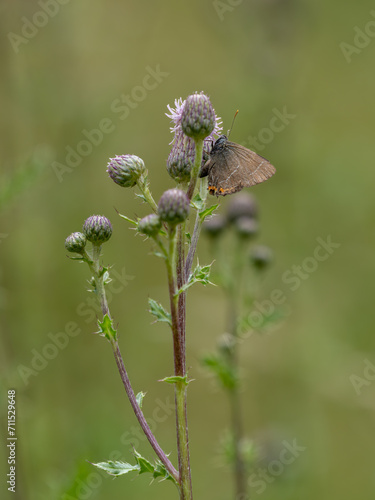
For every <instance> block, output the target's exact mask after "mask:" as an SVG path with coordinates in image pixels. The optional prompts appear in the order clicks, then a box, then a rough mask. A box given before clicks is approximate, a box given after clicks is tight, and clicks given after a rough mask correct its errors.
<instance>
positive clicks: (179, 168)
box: [167, 133, 195, 182]
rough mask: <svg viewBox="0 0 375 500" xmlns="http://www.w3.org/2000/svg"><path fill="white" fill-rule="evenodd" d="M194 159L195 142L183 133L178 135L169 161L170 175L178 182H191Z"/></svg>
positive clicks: (168, 169)
mask: <svg viewBox="0 0 375 500" xmlns="http://www.w3.org/2000/svg"><path fill="white" fill-rule="evenodd" d="M194 159H195V146H194V141H193V140H192V139H190V138H189V137H186V135H184V134H182V133H180V134H176V140H175V142H174V144H173V146H172V149H171V152H170V153H169V156H168V160H167V171H168V174H169V175H170V176H171V177H172V179H174V180H175V181H176V182H189V180H190V173H191V169H192V167H193V163H194Z"/></svg>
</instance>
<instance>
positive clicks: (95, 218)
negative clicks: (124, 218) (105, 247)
mask: <svg viewBox="0 0 375 500" xmlns="http://www.w3.org/2000/svg"><path fill="white" fill-rule="evenodd" d="M82 231H83V233H84V234H85V236H86V238H87V239H88V240H89V241H91V243H92V244H93V245H101V244H102V243H105V242H106V241H108V240H109V238H110V237H111V236H112V224H111V223H110V221H109V220H108V219H107V217H104V216H103V215H92V216H91V217H89V218H88V219H86V220H85V222H84V224H83V229H82Z"/></svg>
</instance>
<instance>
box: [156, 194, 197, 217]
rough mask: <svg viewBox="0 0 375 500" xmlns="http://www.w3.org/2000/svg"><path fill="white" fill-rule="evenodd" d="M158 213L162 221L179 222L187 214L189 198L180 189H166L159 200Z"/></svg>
mask: <svg viewBox="0 0 375 500" xmlns="http://www.w3.org/2000/svg"><path fill="white" fill-rule="evenodd" d="M158 213H159V217H160V219H161V220H162V221H164V222H167V223H168V224H171V225H176V224H179V223H180V222H183V221H184V220H185V219H186V218H187V216H188V215H189V198H188V197H187V196H186V194H185V193H184V191H181V190H180V189H168V191H165V193H163V194H162V196H161V198H160V200H159V204H158Z"/></svg>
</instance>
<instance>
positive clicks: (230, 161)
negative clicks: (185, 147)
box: [199, 135, 276, 196]
mask: <svg viewBox="0 0 375 500" xmlns="http://www.w3.org/2000/svg"><path fill="white" fill-rule="evenodd" d="M275 172H276V169H275V167H274V166H273V165H271V163H270V162H269V161H268V160H266V159H265V158H263V157H262V156H259V155H258V154H256V153H254V151H251V150H250V149H247V148H245V147H244V146H241V145H240V144H236V143H235V142H231V141H229V140H228V138H227V136H226V135H221V136H220V137H219V138H218V139H217V141H216V142H215V144H214V145H213V146H212V150H211V153H210V155H209V159H208V160H207V161H206V163H205V164H204V165H203V166H202V168H201V171H200V173H199V177H201V178H202V177H206V176H208V191H209V193H210V194H212V195H215V194H216V196H219V195H220V196H226V195H227V194H232V193H236V192H237V191H241V189H242V188H244V187H250V186H254V185H255V184H259V183H261V182H264V181H266V180H267V179H269V178H270V177H272V176H273V174H274V173H275Z"/></svg>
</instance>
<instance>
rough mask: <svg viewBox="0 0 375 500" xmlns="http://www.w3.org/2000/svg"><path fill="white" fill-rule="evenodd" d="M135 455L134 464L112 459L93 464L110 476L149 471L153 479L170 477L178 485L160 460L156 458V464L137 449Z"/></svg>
mask: <svg viewBox="0 0 375 500" xmlns="http://www.w3.org/2000/svg"><path fill="white" fill-rule="evenodd" d="M134 457H135V460H136V464H134V465H132V464H129V463H127V462H121V461H116V462H112V461H111V460H109V461H108V462H99V463H97V464H92V465H95V467H98V468H99V469H102V470H104V471H105V472H107V474H109V475H110V476H115V477H116V476H121V475H123V474H127V473H128V472H138V474H139V475H140V474H146V473H149V474H151V475H152V477H153V479H156V478H157V477H160V478H161V480H162V481H164V480H166V479H169V480H170V481H172V482H173V483H174V484H176V485H177V482H176V481H175V479H174V478H173V477H172V476H171V475H170V474H169V472H168V471H167V469H166V468H165V466H164V465H163V463H162V462H160V460H156V461H155V464H152V463H151V462H150V461H149V460H147V459H146V458H144V457H142V455H141V454H140V453H138V451H137V450H134ZM90 463H91V462H90Z"/></svg>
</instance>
